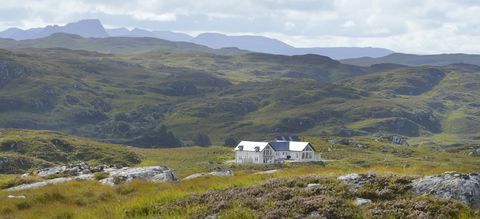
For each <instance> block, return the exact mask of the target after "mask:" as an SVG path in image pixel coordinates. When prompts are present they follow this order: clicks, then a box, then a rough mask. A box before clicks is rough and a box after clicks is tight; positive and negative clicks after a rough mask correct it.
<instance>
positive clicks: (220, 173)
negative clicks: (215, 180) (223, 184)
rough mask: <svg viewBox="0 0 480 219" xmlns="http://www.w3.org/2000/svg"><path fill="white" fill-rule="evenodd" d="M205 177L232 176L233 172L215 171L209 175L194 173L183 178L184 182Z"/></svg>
mask: <svg viewBox="0 0 480 219" xmlns="http://www.w3.org/2000/svg"><path fill="white" fill-rule="evenodd" d="M207 175H210V176H234V174H233V171H231V170H226V171H215V172H210V173H194V174H192V175H190V176H187V177H185V178H184V180H189V179H195V178H198V177H202V176H207Z"/></svg>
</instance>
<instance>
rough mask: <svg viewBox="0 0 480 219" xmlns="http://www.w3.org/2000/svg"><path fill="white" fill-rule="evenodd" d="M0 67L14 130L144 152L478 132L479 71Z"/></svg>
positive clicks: (55, 61) (85, 56)
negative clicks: (201, 138) (233, 141)
mask: <svg viewBox="0 0 480 219" xmlns="http://www.w3.org/2000/svg"><path fill="white" fill-rule="evenodd" d="M68 36H70V35H68ZM102 40H108V39H102ZM112 40H114V41H115V40H116V38H113V39H112ZM99 47H100V46H99ZM0 60H1V62H0V75H1V77H0V78H1V80H0V112H1V114H0V127H5V128H27V129H49V130H62V131H64V132H66V133H69V134H75V135H80V136H87V137H92V138H96V139H102V140H106V141H110V142H114V143H125V144H131V145H137V146H142V147H153V146H164V147H165V146H170V147H171V146H179V145H181V144H182V143H181V142H180V141H179V140H181V141H182V142H183V144H191V143H192V140H193V139H194V136H195V135H197V134H198V133H199V132H201V133H203V134H207V135H208V136H209V137H210V138H211V140H212V141H213V142H214V143H216V144H221V143H222V142H223V141H224V140H225V139H226V138H227V137H230V136H231V137H235V138H237V139H240V138H241V139H243V138H248V139H252V140H253V139H258V140H263V139H270V138H271V137H272V136H275V135H281V134H299V135H309V136H320V135H340V136H352V135H371V134H386V133H396V134H402V135H406V136H412V137H415V136H417V137H422V136H432V138H435V136H438V138H441V136H443V137H446V136H448V137H449V138H454V139H458V140H462V141H469V140H474V139H477V138H478V137H479V136H478V132H479V131H480V127H478V126H477V125H476V124H477V123H476V121H477V120H479V119H480V114H479V112H478V107H479V106H478V104H477V102H478V101H477V100H478V98H477V97H478V94H477V90H478V89H477V83H476V81H479V79H480V78H479V77H480V74H478V72H479V71H478V67H475V66H472V65H448V66H443V67H407V66H402V65H390V64H383V65H374V66H372V67H357V66H352V65H345V64H342V63H340V62H338V61H335V60H332V59H330V58H328V57H324V56H318V55H302V56H282V55H270V54H260V53H245V54H243V53H241V54H230V55H228V56H226V55H219V54H215V52H207V53H205V52H197V51H184V50H175V49H173V50H167V51H156V52H147V53H136V54H104V53H98V52H88V51H80V50H68V49H34V48H29V49H10V50H0Z"/></svg>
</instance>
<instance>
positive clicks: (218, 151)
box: [132, 147, 234, 177]
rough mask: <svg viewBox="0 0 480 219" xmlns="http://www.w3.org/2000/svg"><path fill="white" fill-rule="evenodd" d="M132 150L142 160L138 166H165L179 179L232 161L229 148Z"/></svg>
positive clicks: (211, 169) (232, 157)
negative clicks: (173, 171)
mask: <svg viewBox="0 0 480 219" xmlns="http://www.w3.org/2000/svg"><path fill="white" fill-rule="evenodd" d="M132 150H133V151H135V152H136V153H138V154H140V155H141V157H142V158H143V159H142V162H141V163H140V164H139V165H140V166H153V165H163V166H167V167H169V168H172V169H174V170H175V171H176V173H177V175H178V176H179V177H185V176H188V175H191V174H193V173H198V172H205V171H213V170H214V168H215V167H220V166H224V163H225V161H227V160H233V159H234V154H233V152H232V151H233V149H232V148H229V147H185V148H168V149H140V148H132Z"/></svg>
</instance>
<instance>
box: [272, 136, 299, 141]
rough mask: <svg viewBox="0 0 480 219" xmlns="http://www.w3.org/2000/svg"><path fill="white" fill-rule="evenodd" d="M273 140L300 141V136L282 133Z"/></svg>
mask: <svg viewBox="0 0 480 219" xmlns="http://www.w3.org/2000/svg"><path fill="white" fill-rule="evenodd" d="M275 141H300V138H299V137H298V136H296V135H284V136H277V137H275Z"/></svg>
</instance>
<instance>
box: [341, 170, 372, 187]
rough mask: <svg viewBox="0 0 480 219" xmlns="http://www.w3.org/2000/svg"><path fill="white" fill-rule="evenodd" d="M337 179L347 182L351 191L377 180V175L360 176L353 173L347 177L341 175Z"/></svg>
mask: <svg viewBox="0 0 480 219" xmlns="http://www.w3.org/2000/svg"><path fill="white" fill-rule="evenodd" d="M337 179H338V180H341V181H343V182H345V183H346V184H347V185H348V187H349V188H350V189H352V190H356V189H358V188H360V187H362V186H363V185H365V184H366V183H368V182H370V181H372V180H375V174H372V173H368V174H361V175H360V174H357V173H351V174H347V175H341V176H339V177H338V178H337Z"/></svg>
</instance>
